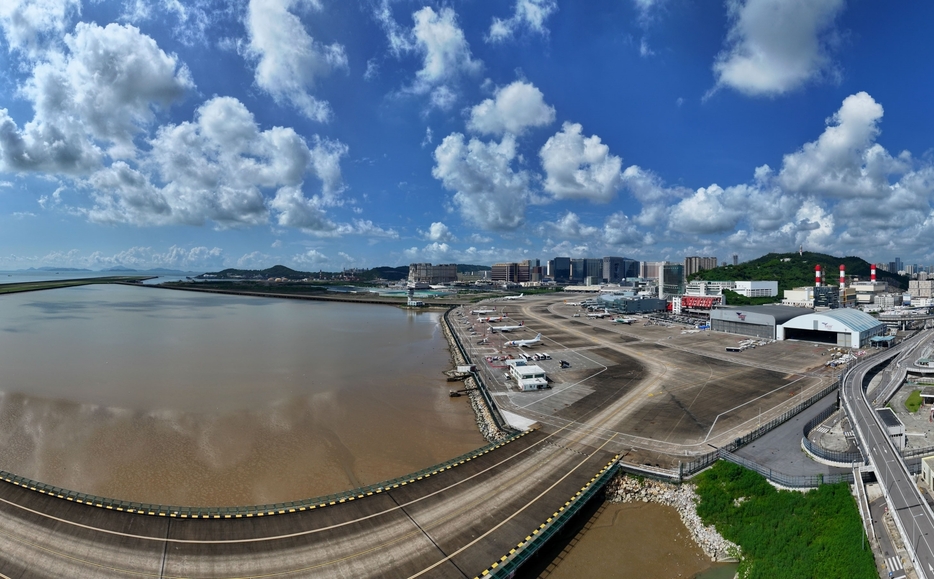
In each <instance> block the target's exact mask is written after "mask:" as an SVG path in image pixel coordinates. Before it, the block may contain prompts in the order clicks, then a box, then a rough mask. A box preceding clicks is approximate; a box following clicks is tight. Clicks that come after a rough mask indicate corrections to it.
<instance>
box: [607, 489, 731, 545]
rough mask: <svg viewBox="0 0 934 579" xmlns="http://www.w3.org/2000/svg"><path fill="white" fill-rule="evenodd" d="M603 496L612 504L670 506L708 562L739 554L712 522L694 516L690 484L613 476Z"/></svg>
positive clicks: (695, 511)
mask: <svg viewBox="0 0 934 579" xmlns="http://www.w3.org/2000/svg"><path fill="white" fill-rule="evenodd" d="M606 499H607V500H608V501H610V502H614V503H636V502H643V503H657V504H661V505H665V506H669V507H673V508H674V509H675V510H676V511H678V515H679V516H680V517H681V521H682V522H683V523H684V526H685V527H687V529H688V532H690V534H691V537H692V538H693V539H694V542H695V543H697V545H698V546H699V547H700V548H701V549H702V550H703V551H704V554H706V555H707V556H708V557H710V559H711V560H712V561H734V560H736V559H737V558H738V557H739V554H740V549H739V546H737V545H736V544H734V543H732V542H730V541H727V540H726V539H724V538H723V537H722V536H721V535H720V533H718V532H717V530H716V529H715V528H714V527H713V525H704V523H703V522H702V521H701V519H700V517H699V516H698V515H697V493H696V492H695V487H694V485H693V484H690V483H682V484H680V485H675V484H671V483H664V482H659V481H653V480H650V479H640V478H635V477H631V476H625V475H617V476H616V477H615V478H614V479H613V480H611V481H610V482H609V483H607V486H606Z"/></svg>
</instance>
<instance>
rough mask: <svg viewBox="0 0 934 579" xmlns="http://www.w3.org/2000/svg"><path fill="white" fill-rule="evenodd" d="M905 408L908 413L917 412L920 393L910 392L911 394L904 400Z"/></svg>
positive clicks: (918, 391)
mask: <svg viewBox="0 0 934 579" xmlns="http://www.w3.org/2000/svg"><path fill="white" fill-rule="evenodd" d="M905 408H907V409H908V412H912V413H914V412H917V411H918V409H919V408H921V391H920V390H912V391H911V394H909V395H908V398H907V399H905Z"/></svg>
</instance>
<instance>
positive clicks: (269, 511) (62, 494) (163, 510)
mask: <svg viewBox="0 0 934 579" xmlns="http://www.w3.org/2000/svg"><path fill="white" fill-rule="evenodd" d="M531 432H533V431H532V430H526V431H524V432H521V433H519V434H516V435H513V436H511V437H509V438H508V439H506V440H504V441H503V442H500V443H498V444H496V445H493V446H487V447H484V448H483V449H482V450H479V451H477V452H475V453H474V454H472V455H469V456H465V458H463V459H461V460H460V461H459V462H455V463H451V464H446V465H444V466H438V467H437V468H435V467H432V469H433V470H431V471H430V472H429V471H427V470H426V471H425V472H424V474H419V475H417V476H416V475H414V474H413V475H410V478H406V477H401V480H400V479H396V480H397V481H399V482H392V483H386V485H385V486H377V487H375V488H374V487H367V489H366V490H364V489H359V490H358V491H348V493H347V494H346V495H343V496H335V497H328V498H322V499H307V500H305V501H296V502H295V503H292V505H290V506H283V505H259V506H250V507H220V508H221V509H225V510H226V509H242V510H243V511H244V512H240V513H224V512H207V513H205V512H198V511H200V509H199V508H197V507H169V506H165V505H140V504H135V505H133V506H127V505H126V504H125V501H118V500H116V499H107V498H104V497H95V496H90V495H84V494H81V493H76V492H74V491H68V490H66V489H59V488H54V487H53V488H43V487H46V485H44V484H43V483H39V482H36V481H33V480H29V479H21V477H17V476H15V475H12V474H10V473H2V474H0V480H2V481H4V482H7V483H10V484H13V485H16V486H18V487H22V488H24V489H27V490H30V491H34V492H38V493H41V494H44V495H48V496H50V497H55V498H59V499H63V500H66V501H71V502H74V503H78V504H82V505H87V506H92V507H98V508H102V509H108V510H112V511H120V512H123V513H133V514H137V515H149V516H154V517H172V518H179V519H244V518H252V517H270V516H273V515H285V514H289V513H295V512H301V511H310V510H314V509H320V508H324V507H328V506H333V505H338V504H341V503H346V502H349V501H353V500H356V499H362V498H366V497H368V496H372V495H376V494H381V493H383V492H385V491H390V490H392V489H396V488H399V487H403V486H406V485H408V484H410V483H414V482H416V481H420V480H423V479H426V478H428V477H430V476H431V475H435V474H439V473H441V472H444V471H448V470H451V469H452V468H454V467H455V466H460V465H462V464H465V463H467V462H470V461H471V460H473V459H476V458H479V457H481V456H483V455H485V454H489V453H490V452H491V451H493V450H496V449H498V448H502V447H503V446H505V445H507V444H509V443H510V442H513V441H515V440H518V439H520V438H522V437H523V436H525V435H527V434H529V433H531ZM17 479H21V480H17ZM70 495H79V496H70ZM296 503H298V504H296ZM302 503H304V504H302ZM205 510H207V509H205ZM181 511H185V512H181ZM190 511H195V512H193V513H192V512H190Z"/></svg>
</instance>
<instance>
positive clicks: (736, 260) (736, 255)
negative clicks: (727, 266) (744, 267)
mask: <svg viewBox="0 0 934 579" xmlns="http://www.w3.org/2000/svg"><path fill="white" fill-rule="evenodd" d="M733 265H739V255H738V254H736V253H734V254H733Z"/></svg>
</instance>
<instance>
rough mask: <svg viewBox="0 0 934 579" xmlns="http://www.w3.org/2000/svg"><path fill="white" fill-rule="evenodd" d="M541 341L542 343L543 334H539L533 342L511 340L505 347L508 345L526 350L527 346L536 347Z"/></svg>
mask: <svg viewBox="0 0 934 579" xmlns="http://www.w3.org/2000/svg"><path fill="white" fill-rule="evenodd" d="M541 341H542V334H541V332H539V333H538V334H536V335H535V337H534V338H532V339H531V340H510V341H508V342H506V343H505V344H504V345H506V346H515V347H517V348H524V347H526V346H532V345H534V344H537V343H539V342H541Z"/></svg>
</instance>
